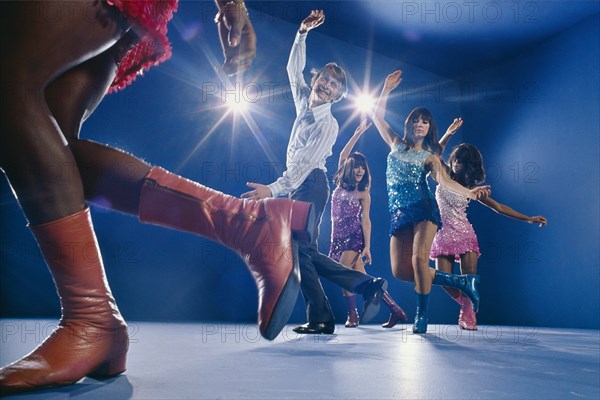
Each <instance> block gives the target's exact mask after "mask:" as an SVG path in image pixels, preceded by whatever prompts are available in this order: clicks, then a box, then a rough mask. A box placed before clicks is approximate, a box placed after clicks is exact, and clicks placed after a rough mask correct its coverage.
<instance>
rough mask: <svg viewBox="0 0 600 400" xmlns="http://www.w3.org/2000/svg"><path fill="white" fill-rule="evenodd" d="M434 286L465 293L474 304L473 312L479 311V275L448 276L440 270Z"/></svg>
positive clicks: (434, 279)
mask: <svg viewBox="0 0 600 400" xmlns="http://www.w3.org/2000/svg"><path fill="white" fill-rule="evenodd" d="M433 284H434V285H441V286H449V287H452V288H454V289H458V290H460V291H461V292H463V293H464V294H465V295H466V296H467V297H468V298H469V299H471V302H472V303H473V310H474V311H475V312H477V311H478V310H479V292H478V291H477V285H478V284H479V275H457V274H448V273H446V272H442V271H439V270H436V271H435V276H434V278H433Z"/></svg>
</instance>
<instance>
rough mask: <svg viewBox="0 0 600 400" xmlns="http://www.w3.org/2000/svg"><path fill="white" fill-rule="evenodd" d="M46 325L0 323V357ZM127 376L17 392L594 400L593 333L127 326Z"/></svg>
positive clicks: (598, 350)
mask: <svg viewBox="0 0 600 400" xmlns="http://www.w3.org/2000/svg"><path fill="white" fill-rule="evenodd" d="M55 323H56V322H55V321H46V320H35V321H34V320H0V328H1V334H2V339H1V343H0V364H2V365H6V364H7V363H9V362H11V361H13V360H15V359H17V358H19V357H21V356H22V355H24V354H25V353H26V352H28V351H29V350H31V349H32V348H34V347H35V346H36V344H37V343H38V342H39V341H41V340H42V338H43V337H44V336H45V335H47V334H49V333H50V332H51V330H52V329H53V326H54V324H55ZM130 328H131V329H130V331H131V349H130V352H129V361H128V369H127V371H126V372H125V373H124V374H123V375H121V376H119V377H116V378H112V379H109V380H106V381H97V380H94V379H90V378H85V379H83V380H81V381H80V382H79V383H77V384H75V385H72V386H69V387H63V388H57V389H53V390H46V391H41V392H37V393H29V394H26V395H19V396H14V397H11V398H17V399H40V400H41V399H44V400H46V399H48V400H51V399H475V398H476V399H569V398H572V399H598V398H600V389H599V387H600V373H599V364H600V334H599V331H596V330H574V329H573V330H570V329H569V330H568V329H550V328H530V327H512V326H481V327H480V328H479V330H478V331H477V332H465V331H459V330H457V328H456V327H455V326H449V325H430V331H429V332H428V333H427V334H426V335H413V334H412V333H411V332H410V325H403V326H399V327H396V328H394V329H392V330H384V329H382V328H380V327H379V326H377V325H367V326H362V327H360V328H358V329H346V328H344V327H343V326H342V325H338V326H337V330H336V332H335V334H334V335H331V336H298V335H296V334H295V333H294V332H292V330H291V328H292V326H287V327H286V328H285V329H284V331H283V332H282V334H281V335H280V336H279V337H277V339H276V340H274V341H273V342H269V341H267V340H265V339H262V338H261V337H260V336H259V335H258V332H257V328H256V326H255V325H242V324H240V325H235V324H219V323H181V324H171V323H147V322H143V323H135V322H130Z"/></svg>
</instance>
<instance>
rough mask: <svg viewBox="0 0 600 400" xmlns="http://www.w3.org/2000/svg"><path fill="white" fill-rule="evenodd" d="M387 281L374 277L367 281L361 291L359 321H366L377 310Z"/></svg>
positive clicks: (371, 317)
mask: <svg viewBox="0 0 600 400" xmlns="http://www.w3.org/2000/svg"><path fill="white" fill-rule="evenodd" d="M387 286H388V283H387V281H386V280H385V279H382V278H375V279H373V280H372V281H371V282H368V285H367V287H366V288H365V289H364V290H363V291H362V295H363V298H364V305H363V315H362V317H361V319H360V321H361V323H363V324H364V323H367V322H369V321H370V320H372V319H373V318H375V316H376V315H377V313H378V312H379V307H380V306H381V298H382V296H383V292H384V291H386V290H387Z"/></svg>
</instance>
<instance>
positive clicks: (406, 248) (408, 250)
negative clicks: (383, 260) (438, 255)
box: [390, 226, 415, 282]
mask: <svg viewBox="0 0 600 400" xmlns="http://www.w3.org/2000/svg"><path fill="white" fill-rule="evenodd" d="M413 238H414V230H413V227H412V226H408V227H405V228H403V229H401V230H399V231H397V232H396V234H395V235H393V236H392V237H391V238H390V262H391V265H392V274H393V275H394V277H395V278H396V279H398V280H401V281H407V282H414V281H415V275H414V269H413V264H412V249H413Z"/></svg>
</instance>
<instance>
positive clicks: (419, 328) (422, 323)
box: [413, 315, 427, 333]
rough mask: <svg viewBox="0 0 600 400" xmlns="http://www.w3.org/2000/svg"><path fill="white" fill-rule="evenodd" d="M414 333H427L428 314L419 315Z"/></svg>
mask: <svg viewBox="0 0 600 400" xmlns="http://www.w3.org/2000/svg"><path fill="white" fill-rule="evenodd" d="M413 333H427V316H426V315H417V316H416V317H415V323H414V324H413Z"/></svg>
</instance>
